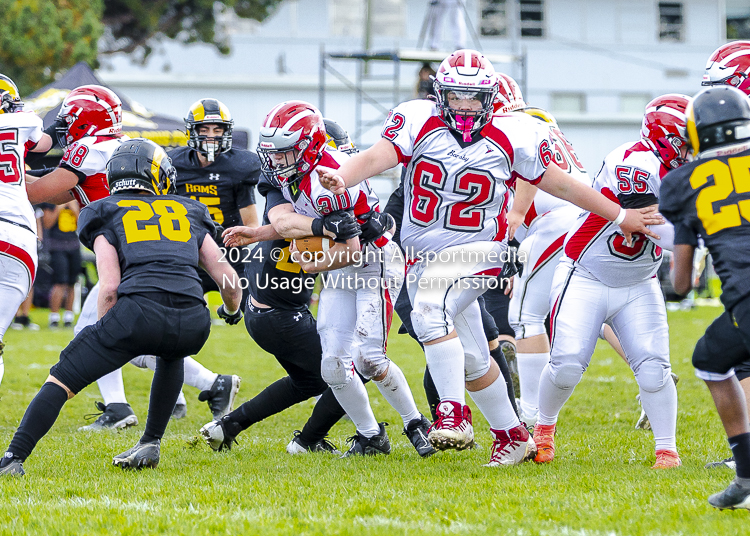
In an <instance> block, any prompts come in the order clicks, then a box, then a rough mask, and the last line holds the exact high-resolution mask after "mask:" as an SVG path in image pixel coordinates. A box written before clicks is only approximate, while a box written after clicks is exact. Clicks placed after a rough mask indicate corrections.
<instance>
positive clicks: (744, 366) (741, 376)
mask: <svg viewBox="0 0 750 536" xmlns="http://www.w3.org/2000/svg"><path fill="white" fill-rule="evenodd" d="M701 85H703V86H723V85H726V86H732V87H736V88H737V89H739V90H740V91H742V92H743V93H745V94H746V95H748V96H749V97H750V41H732V42H731V43H727V44H725V45H722V46H720V47H719V48H717V49H716V50H715V51H714V52H713V54H711V56H710V57H709V58H708V62H707V63H706V71H705V73H704V74H703V81H702V82H701ZM734 374H735V375H736V376H737V379H738V380H739V382H740V385H741V386H742V390H743V391H744V393H745V399H746V400H747V401H748V413H750V361H747V362H745V363H741V364H739V365H737V366H736V367H734ZM722 466H727V467H729V468H731V469H734V468H735V464H734V457H731V456H730V457H729V458H726V459H724V460H722V461H719V462H711V463H708V464H707V465H706V467H722Z"/></svg>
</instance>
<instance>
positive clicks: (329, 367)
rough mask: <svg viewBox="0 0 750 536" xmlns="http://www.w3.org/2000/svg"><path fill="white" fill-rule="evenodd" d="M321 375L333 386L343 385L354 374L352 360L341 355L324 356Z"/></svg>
mask: <svg viewBox="0 0 750 536" xmlns="http://www.w3.org/2000/svg"><path fill="white" fill-rule="evenodd" d="M320 375H321V377H322V378H323V381H325V382H326V383H327V384H328V385H330V386H331V387H332V388H336V387H337V386H343V385H345V384H347V383H349V381H351V379H352V377H353V376H354V370H352V362H351V361H350V360H348V359H347V360H344V359H341V358H339V357H324V358H323V361H322V362H321V364H320Z"/></svg>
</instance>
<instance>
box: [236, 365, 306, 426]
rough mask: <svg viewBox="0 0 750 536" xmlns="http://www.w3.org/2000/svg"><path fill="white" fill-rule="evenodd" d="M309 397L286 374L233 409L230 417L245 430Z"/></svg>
mask: <svg viewBox="0 0 750 536" xmlns="http://www.w3.org/2000/svg"><path fill="white" fill-rule="evenodd" d="M308 398H310V395H309V394H306V393H303V392H302V391H300V390H299V389H297V388H296V387H295V386H294V382H293V381H292V379H291V378H290V377H289V376H285V377H284V378H281V379H280V380H276V381H275V382H273V383H272V384H271V385H269V386H268V387H266V388H265V389H263V390H262V391H261V392H260V393H258V394H257V395H256V396H254V397H253V398H251V399H250V400H248V401H247V402H245V403H244V404H242V405H241V406H240V407H239V408H237V409H236V410H234V411H232V412H231V413H230V414H229V417H230V418H231V419H232V420H233V421H235V422H237V423H238V424H239V425H240V426H241V427H242V429H243V430H245V429H247V428H249V427H250V426H252V425H253V424H255V423H256V422H260V421H262V420H263V419H266V418H268V417H270V416H271V415H276V414H277V413H281V412H282V411H284V410H285V409H287V408H290V407H292V406H293V405H295V404H299V403H300V402H302V401H304V400H307V399H308Z"/></svg>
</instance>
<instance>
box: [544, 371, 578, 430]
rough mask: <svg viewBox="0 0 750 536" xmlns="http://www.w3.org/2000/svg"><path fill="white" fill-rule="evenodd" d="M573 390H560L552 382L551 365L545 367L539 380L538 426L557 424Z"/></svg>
mask: <svg viewBox="0 0 750 536" xmlns="http://www.w3.org/2000/svg"><path fill="white" fill-rule="evenodd" d="M572 394H573V389H560V388H559V387H558V386H557V385H555V383H554V382H553V381H552V376H551V373H550V368H549V363H547V364H546V365H545V366H544V370H542V375H541V377H540V378H539V420H538V421H537V424H543V425H547V426H548V425H550V424H556V423H557V417H558V416H559V415H560V410H561V409H562V407H563V406H564V405H565V402H567V401H568V399H569V398H570V395H572Z"/></svg>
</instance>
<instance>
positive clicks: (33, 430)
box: [8, 382, 68, 461]
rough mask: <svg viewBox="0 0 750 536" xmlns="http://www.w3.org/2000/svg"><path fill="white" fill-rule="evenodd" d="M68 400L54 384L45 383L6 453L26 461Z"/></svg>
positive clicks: (27, 410) (63, 391)
mask: <svg viewBox="0 0 750 536" xmlns="http://www.w3.org/2000/svg"><path fill="white" fill-rule="evenodd" d="M67 400H68V393H67V391H65V389H63V388H62V387H60V386H59V385H57V384H56V383H51V382H47V383H45V384H44V385H42V388H41V389H39V392H38V393H37V395H36V396H35V397H34V399H33V400H32V401H31V404H29V407H28V408H26V413H24V415H23V419H22V420H21V425H20V426H19V427H18V430H17V431H16V433H15V435H14V436H13V439H12V440H11V442H10V445H9V446H8V452H9V453H10V454H12V456H15V457H16V458H20V459H21V461H24V460H26V458H28V457H29V455H30V454H31V451H32V450H34V447H36V444H37V443H38V442H39V440H40V439H42V438H43V437H44V436H45V434H46V433H47V432H49V430H50V428H52V425H53V424H55V421H56V420H57V417H58V415H60V410H61V409H62V407H63V406H64V405H65V402H67Z"/></svg>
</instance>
